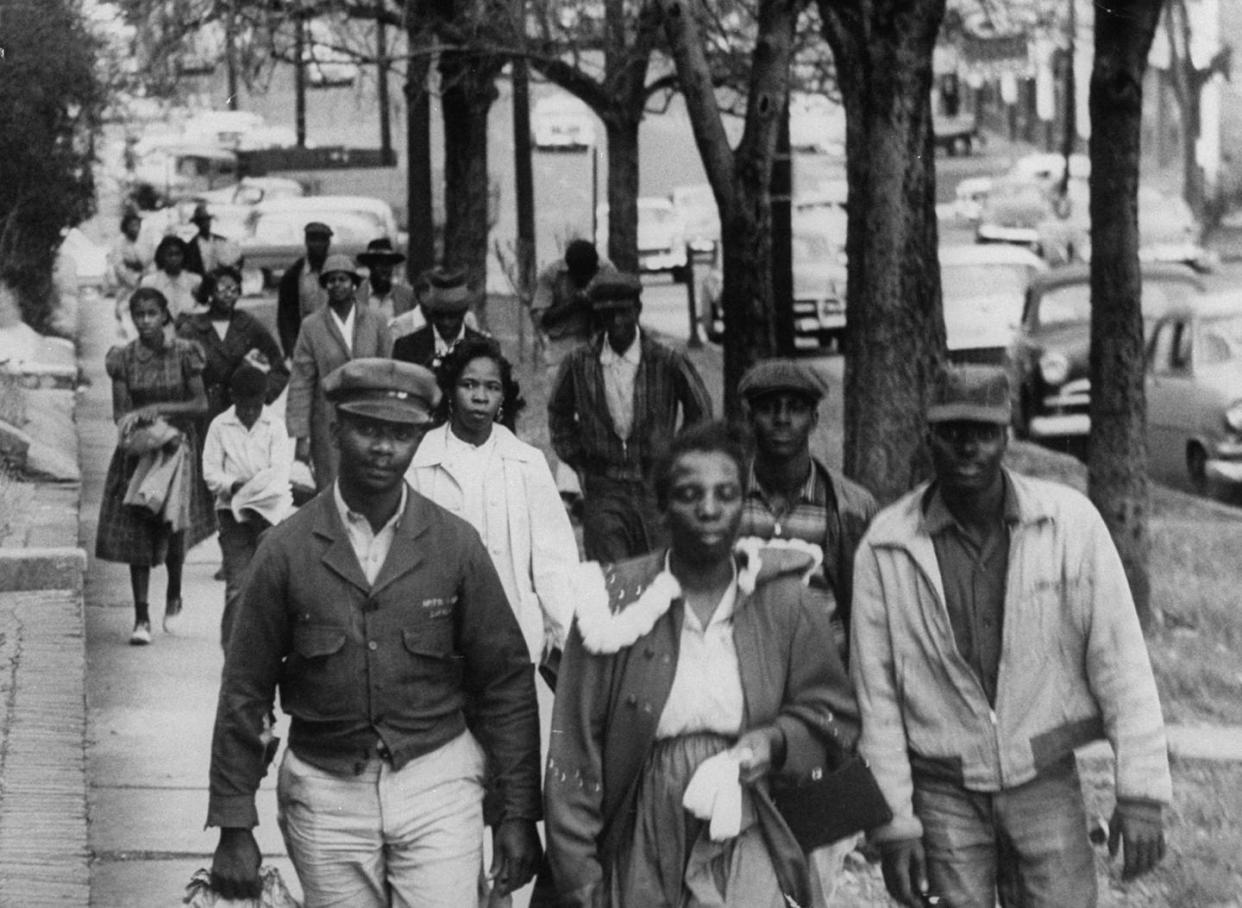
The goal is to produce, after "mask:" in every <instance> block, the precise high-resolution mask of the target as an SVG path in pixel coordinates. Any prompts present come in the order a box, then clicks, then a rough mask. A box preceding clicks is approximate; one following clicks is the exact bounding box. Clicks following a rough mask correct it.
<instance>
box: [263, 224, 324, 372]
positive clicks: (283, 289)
mask: <svg viewBox="0 0 1242 908" xmlns="http://www.w3.org/2000/svg"><path fill="white" fill-rule="evenodd" d="M304 233H305V237H306V255H304V256H302V258H300V259H298V260H297V261H296V262H294V263H293V264H292V265H290V266H289V268H288V270H287V271H285V273H284V274H283V275H282V276H281V278H280V286H279V288H278V289H277V291H276V331H277V333H278V334H279V335H280V346H281V348H282V349H283V350H284V351H285V356H293V346H294V344H296V343H297V339H298V331H299V330H300V329H301V327H302V320H303V319H305V318H306V317H307V316H308V315H310V314H311V313H312V312H318V311H319V310H320V309H322V308H323V307H324V304H325V303H327V301H328V295H327V293H325V292H324V289H323V285H322V284H321V283H320V282H319V277H320V275H321V274H322V272H323V266H324V262H326V261H327V260H328V250H329V248H331V246H332V228H331V227H329V226H328V225H327V224H322V223H320V222H319V221H311V222H310V223H309V224H307V225H306V227H305V228H304Z"/></svg>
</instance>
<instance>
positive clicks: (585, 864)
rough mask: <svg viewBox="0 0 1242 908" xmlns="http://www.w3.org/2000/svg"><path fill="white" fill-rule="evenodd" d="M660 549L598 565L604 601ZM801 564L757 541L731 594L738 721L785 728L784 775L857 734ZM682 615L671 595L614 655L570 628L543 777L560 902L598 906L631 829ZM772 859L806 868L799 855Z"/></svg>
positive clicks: (648, 567) (828, 760)
mask: <svg viewBox="0 0 1242 908" xmlns="http://www.w3.org/2000/svg"><path fill="white" fill-rule="evenodd" d="M665 557H666V552H663V551H661V552H657V553H654V554H651V555H645V556H643V557H641V558H635V559H631V560H629V561H623V562H620V563H618V564H616V565H613V566H611V567H610V568H609V569H608V570H607V571H606V572H605V578H606V583H607V586H608V590H609V598H610V603H609V605H610V608H611V609H612V611H614V612H616V611H620V610H622V609H624V608H626V607H627V606H628V605H631V604H632V603H633V602H634V601H636V600H637V598H638V597H639V595H641V593H642V591H643V590H645V589H646V588H647V587H648V586H649V585H650V584H651V582H652V580H653V579H654V578H655V577H656V575H657V574H658V573H659V572H660V571H661V570H662V569H663V568H664V564H665ZM810 565H811V560H810V558H809V557H808V556H807V555H804V554H802V553H797V552H792V551H783V550H773V549H767V550H764V552H763V564H762V568H761V569H760V571H759V576H758V579H757V583H756V586H755V591H754V593H753V594H751V595H749V596H747V595H744V594H742V593H740V592H739V595H738V599H737V603H736V605H735V610H734V616H733V639H734V644H735V645H736V647H737V655H738V664H739V668H740V670H741V675H742V693H743V698H744V701H745V716H744V719H743V728H744V729H752V728H760V727H764V726H776V727H778V728H779V729H780V730H781V731H782V732H783V734H784V739H785V745H786V754H785V762H784V764H783V765H782V767H781V769H780V770H779V772H780V774H782V775H786V776H789V777H792V778H805V777H808V776H810V775H811V774H812V773H813V772H814V771H815V770H817V769H821V770H822V769H823V768H825V767H826V766H831V765H832V764H833V762H834V761H835V760H836V759H838V758H839V757H840V756H841V755H842V754H843V753H844V752H845V751H847V750H849V749H850V748H852V747H853V745H854V742H855V739H856V737H857V733H858V710H857V705H856V704H855V701H854V694H853V691H852V689H851V687H850V682H849V679H848V677H847V676H846V674H845V669H844V667H843V666H842V665H841V661H840V657H839V656H838V654H837V648H836V646H835V644H834V643H833V641H832V631H831V630H830V628H829V625H828V616H827V615H826V614H824V612H823V609H821V608H818V607H816V606H815V605H813V604H812V603H811V602H810V601H809V600H808V599H806V598H805V597H804V587H803V584H802V580H801V575H802V573H803V572H804V571H805V570H806V569H808V568H809V567H810ZM683 615H684V605H683V603H682V602H681V600H680V599H679V600H675V601H674V602H673V604H672V606H671V607H670V608H669V610H668V611H667V612H665V613H664V615H663V616H662V617H660V618H659V619H658V620H657V621H656V622H655V624H654V625H653V626H652V628H651V629H650V630H649V631H648V632H647V633H646V634H644V635H642V636H641V637H639V638H638V640H636V641H635V642H634V643H633V644H631V645H630V646H628V647H624V648H623V649H621V650H620V651H619V652H616V653H613V654H599V653H592V652H589V651H588V650H587V649H586V648H585V646H584V644H583V640H582V635H581V634H580V633H579V632H578V625H577V623H575V624H574V626H573V629H572V630H571V631H570V635H569V643H568V646H567V647H566V651H565V657H564V660H563V661H562V664H561V674H560V677H559V678H558V681H557V694H556V706H555V708H554V710H553V717H552V735H551V745H550V749H549V753H548V767H547V773H546V776H545V781H544V816H545V822H546V828H547V836H548V857H549V862H550V866H551V869H552V874H553V877H554V879H555V883H556V888H557V890H558V894H559V898H560V902H561V904H562V905H565V906H582V908H588V906H604V905H607V904H608V902H607V892H608V885H607V877H606V869H605V868H607V867H608V866H609V865H610V864H611V862H612V860H613V859H614V858H615V856H616V854H617V852H618V849H619V847H620V845H621V843H623V842H624V841H626V839H627V838H628V837H629V835H630V830H631V828H632V822H633V812H634V808H635V799H636V797H637V790H636V789H637V785H638V781H639V780H640V778H641V774H642V768H643V765H644V764H645V763H646V760H647V757H648V755H649V754H650V752H651V749H652V747H653V746H654V744H655V740H656V726H657V724H658V723H659V721H660V715H661V713H662V712H663V711H664V704H665V702H666V701H667V700H668V696H669V691H670V690H671V688H672V684H673V676H674V674H675V673H676V670H677V652H678V643H679V641H680V639H681V624H682V618H683ZM703 683H705V684H710V683H711V679H707V678H705V679H703ZM756 795H757V797H756V799H755V800H756V806H757V808H759V809H761V810H763V811H764V813H765V814H766V815H767V817H768V821H770V822H782V823H783V821H781V820H780V819H779V817H778V816H776V814H775V808H774V807H772V806H771V802H770V800H768V799H767V798H766V796H764V795H763V794H762V792H759V791H756ZM773 858H774V860H776V861H777V862H779V863H782V864H783V865H784V866H785V867H786V868H787V869H789V870H792V871H793V872H795V873H797V874H798V875H800V876H802V877H804V878H805V874H806V865H805V861H804V860H803V858H802V855H800V854H788V855H773ZM803 882H804V883H805V879H803Z"/></svg>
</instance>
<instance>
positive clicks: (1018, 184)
mask: <svg viewBox="0 0 1242 908" xmlns="http://www.w3.org/2000/svg"><path fill="white" fill-rule="evenodd" d="M1068 197H1069V199H1070V205H1069V208H1068V209H1065V210H1067V211H1072V212H1075V213H1076V215H1077V213H1081V212H1086V211H1087V184H1086V182H1085V181H1084V180H1070V183H1069V187H1068ZM1058 204H1059V202H1058V199H1057V198H1055V197H1054V195H1053V194H1052V192H1051V191H1050V190H1049V187H1048V186H1047V185H1046V184H1044V183H1043V182H1041V181H1039V180H1036V179H1031V178H1013V177H1007V178H1005V179H1001V180H997V181H995V182H994V183H993V184H992V188H991V189H990V190H989V191H988V194H987V198H986V199H985V200H984V202H983V205H982V208H981V211H980V213H979V223H978V225H977V226H976V227H975V242H976V243H1013V244H1014V245H1017V246H1025V247H1026V248H1027V249H1030V250H1031V251H1032V252H1035V253H1037V254H1039V253H1040V252H1041V251H1042V248H1043V247H1042V244H1043V243H1044V242H1047V241H1048V237H1049V232H1050V229H1051V228H1053V227H1055V226H1056V225H1057V224H1058V223H1059V219H1058V218H1057V205H1058ZM1041 228H1042V231H1041ZM1070 232H1071V233H1072V234H1078V233H1080V232H1081V231H1080V229H1079V228H1078V227H1077V226H1075V227H1073V228H1071V229H1070Z"/></svg>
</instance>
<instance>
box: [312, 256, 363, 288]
mask: <svg viewBox="0 0 1242 908" xmlns="http://www.w3.org/2000/svg"><path fill="white" fill-rule="evenodd" d="M338 271H343V272H345V273H346V274H348V275H349V276H350V277H351V278H352V279H353V281H354V286H355V287H357V286H358V285H359V284H361V283H362V275H361V274H359V273H358V268H357V266H356V265H354V263H353V260H351V259H350V257H349V256H347V255H330V256H328V257H327V258H326V259H325V260H324V263H323V267H322V268H320V269H319V286H320V287H323V286H326V285H327V281H328V275H329V274H335V273H336V272H338Z"/></svg>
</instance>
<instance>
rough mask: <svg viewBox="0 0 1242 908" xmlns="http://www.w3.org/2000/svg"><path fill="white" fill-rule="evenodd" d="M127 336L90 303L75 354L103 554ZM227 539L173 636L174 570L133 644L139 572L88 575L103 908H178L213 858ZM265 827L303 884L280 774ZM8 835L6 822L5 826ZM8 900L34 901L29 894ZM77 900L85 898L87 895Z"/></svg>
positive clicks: (92, 796) (89, 511)
mask: <svg viewBox="0 0 1242 908" xmlns="http://www.w3.org/2000/svg"><path fill="white" fill-rule="evenodd" d="M116 342H117V334H116V321H115V319H114V318H113V315H112V304H111V301H108V300H104V299H98V300H95V301H93V302H92V304H90V305H84V306H83V307H82V314H81V331H80V346H79V352H80V356H81V361H82V368H83V372H84V373H85V375H86V377H87V379H88V381H89V382H90V385H89V387H87V388H85V389H84V390H83V392H82V394H81V396H80V400H79V405H78V432H79V446H80V455H81V466H82V496H81V522H80V535H79V539H80V544H81V546H82V547H83V548H84V549H85V550H86V551H87V552H88V553H91V554H92V555H93V552H94V544H95V527H96V524H97V521H98V514H99V503H100V498H101V495H102V489H103V481H104V476H105V474H106V473H107V469H108V461H109V459H110V457H111V455H112V450H113V447H114V445H115V442H116V428H115V426H114V424H113V422H112V400H111V383H110V382H109V380H108V377H107V375H106V373H105V372H104V354H105V353H106V351H107V349H108V348H109V347H110V346H112V345H113V344H114V343H116ZM219 561H220V553H219V547H218V546H217V544H216V542H215V541H214V540H208V541H207V542H206V543H204V544H203V545H201V546H199V547H198V548H197V549H195V550H194V551H192V552H191V553H190V557H189V559H188V563H187V565H186V570H185V580H184V587H183V594H182V595H183V599H184V601H185V620H184V621H183V624H182V627H183V630H182V631H181V632H180V634H179V635H178V636H177V637H170V636H168V635H166V634H164V633H163V632H162V631H160V629H159V623H160V618H161V617H162V614H163V611H162V604H163V601H164V589H165V581H166V574H165V572H164V571H163V570H162V569H159V570H155V571H153V572H152V574H153V577H152V584H151V603H152V618H153V621H152V623H153V625H154V626H155V642H154V643H153V644H152V645H151V646H149V647H145V648H144V647H131V646H129V645H128V642H127V641H128V638H129V632H130V629H131V628H132V626H133V606H132V597H131V595H130V590H129V569H128V568H127V566H126V565H123V564H110V563H107V562H101V561H96V560H95V559H94V558H93V557H91V558H90V561H89V566H88V570H87V577H86V589H85V602H86V609H85V612H86V639H87V647H86V704H87V737H86V765H87V778H88V779H89V784H88V787H87V804H88V810H89V817H90V827H89V830H90V832H89V847H90V851H91V854H92V855H93V861H92V863H91V867H90V901H89V904H90V905H92V906H96V908H169V906H174V905H179V904H181V899H182V897H183V896H184V894H185V885H186V883H187V882H189V879H190V876H191V874H192V873H193V872H194V871H195V870H196V869H197V868H199V867H209V866H210V865H211V856H212V852H213V851H214V849H215V844H216V836H217V833H216V831H215V830H214V829H212V830H204V828H203V821H204V819H205V818H206V814H207V775H208V768H209V765H210V756H211V729H212V722H213V720H214V717H215V707H216V694H217V691H218V689H219V683H220V668H221V665H222V661H223V660H222V656H221V652H220V644H219V627H220V613H221V610H222V609H223V605H224V584H223V583H219V582H216V581H214V580H213V579H212V575H213V573H214V572H215V570H216V568H217V567H218V566H219ZM259 813H260V818H261V823H260V826H259V828H258V829H257V830H256V833H257V836H258V840H259V845H260V847H261V848H262V849H263V853H264V856H265V858H264V859H265V861H269V862H273V863H275V864H276V866H277V867H279V868H280V872H281V875H282V876H283V877H284V879H285V881H286V882H287V883H288V884H289V887H290V889H291V890H293V891H294V894H295V895H298V896H300V895H301V892H300V889H299V888H298V886H297V877H296V875H295V874H294V872H293V868H292V866H291V865H290V864H289V862H288V860H287V859H286V858H285V857H284V845H283V843H282V842H281V838H280V832H279V830H278V829H277V827H276V808H275V793H274V782H273V779H271V778H270V777H269V778H268V779H267V780H265V784H264V787H263V789H262V791H261V792H260V795H259ZM0 831H2V829H0ZM2 846H3V841H2V840H0V847H2ZM4 904H13V905H18V904H20V905H27V904H33V903H31V902H25V901H15V902H10V901H8V900H7V898H6V899H5V900H4ZM76 904H79V905H83V904H87V902H86V900H85V899H83V900H81V901H78V902H76Z"/></svg>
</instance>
